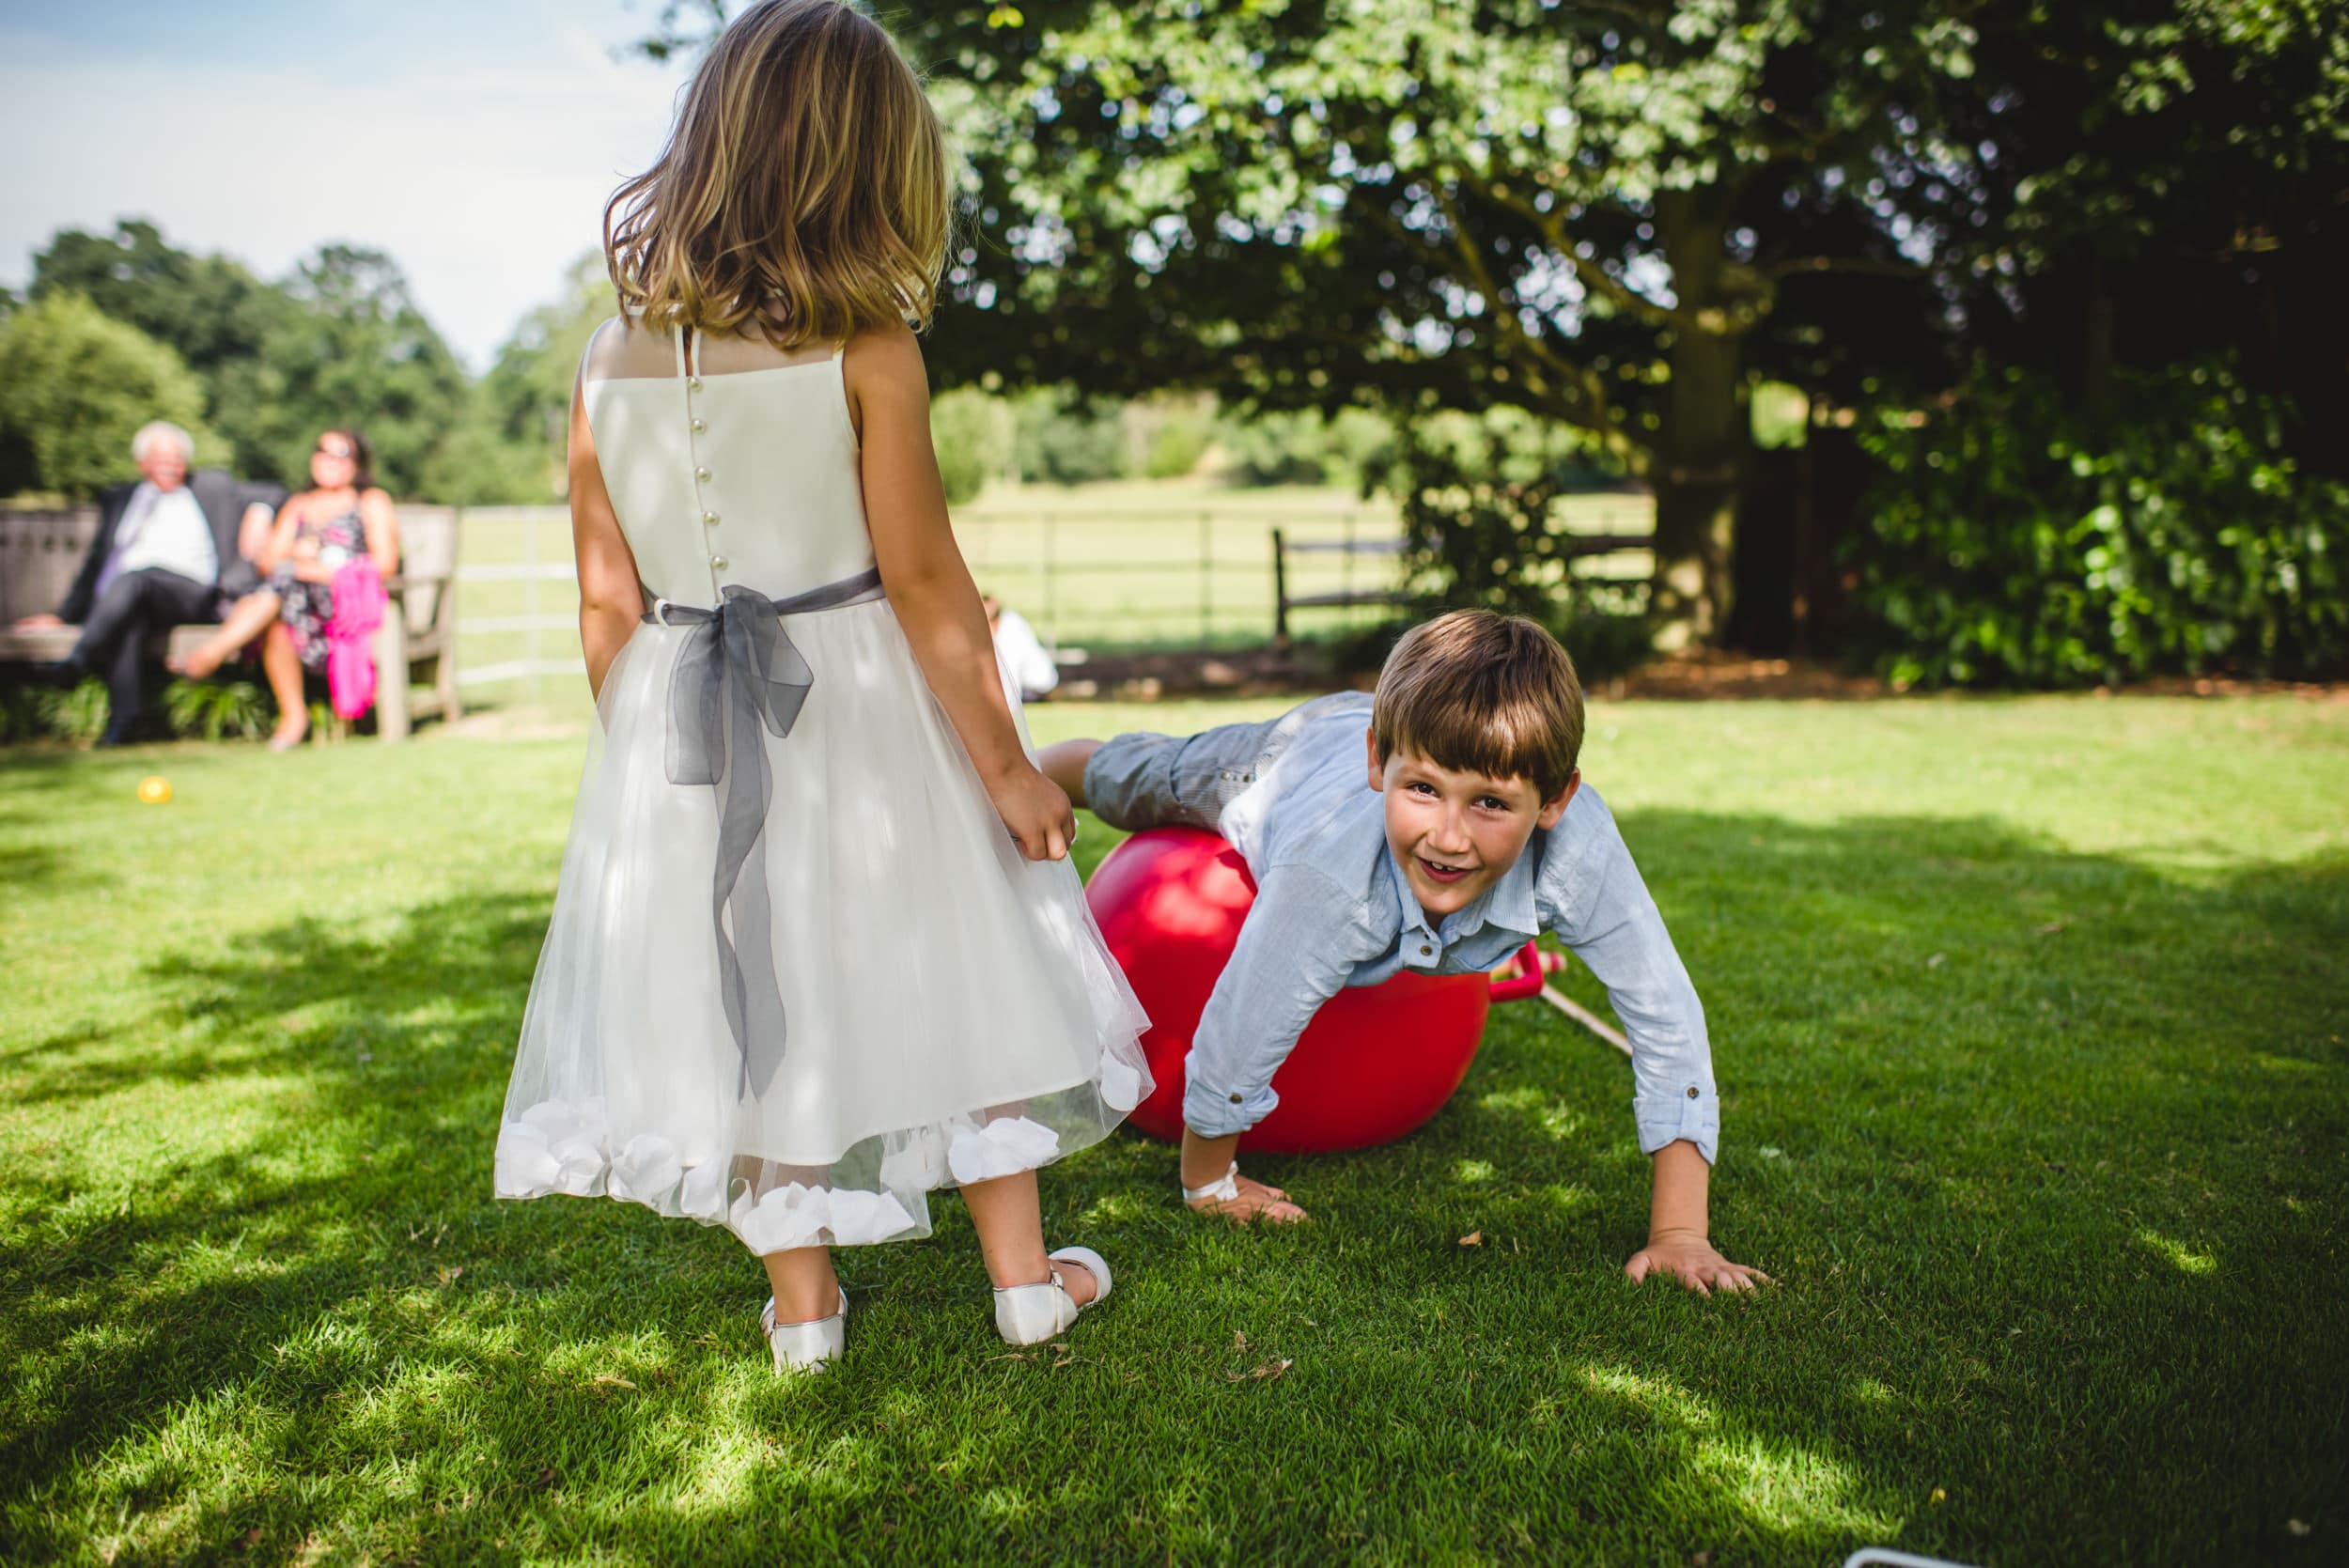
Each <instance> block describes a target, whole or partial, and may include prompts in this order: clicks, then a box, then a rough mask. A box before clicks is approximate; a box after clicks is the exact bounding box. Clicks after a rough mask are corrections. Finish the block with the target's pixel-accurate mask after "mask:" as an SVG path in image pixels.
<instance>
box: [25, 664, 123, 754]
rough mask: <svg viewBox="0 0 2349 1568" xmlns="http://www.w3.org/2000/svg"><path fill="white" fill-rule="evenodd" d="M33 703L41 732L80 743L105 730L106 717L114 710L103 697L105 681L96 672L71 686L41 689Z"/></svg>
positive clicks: (105, 697)
mask: <svg viewBox="0 0 2349 1568" xmlns="http://www.w3.org/2000/svg"><path fill="white" fill-rule="evenodd" d="M35 705H36V708H37V711H38V712H39V715H40V727H41V728H42V729H43V730H44V731H46V732H47V733H49V734H51V735H54V736H55V737H57V738H58V739H60V740H70V741H73V742H75V743H76V744H82V745H86V744H87V743H88V742H90V741H93V740H95V739H97V738H98V737H100V736H101V735H103V734H105V733H106V720H107V719H108V718H109V717H110V716H111V714H112V712H113V709H114V705H113V703H112V702H111V701H109V700H108V698H107V696H106V683H105V682H104V681H102V680H100V679H99V678H98V677H97V676H95V675H92V676H91V677H89V678H88V679H87V680H84V681H81V682H79V683H78V684H76V685H73V686H69V687H65V688H62V689H59V690H54V691H43V692H42V693H40V695H39V697H38V698H37V699H35Z"/></svg>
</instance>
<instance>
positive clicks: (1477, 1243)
mask: <svg viewBox="0 0 2349 1568" xmlns="http://www.w3.org/2000/svg"><path fill="white" fill-rule="evenodd" d="M1460 1245H1461V1246H1463V1247H1482V1246H1484V1245H1485V1233H1484V1232H1482V1231H1470V1233H1469V1234H1466V1235H1464V1236H1462V1237H1461V1238H1460Z"/></svg>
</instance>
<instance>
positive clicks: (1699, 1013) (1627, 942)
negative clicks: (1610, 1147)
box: [1554, 802, 1721, 1164]
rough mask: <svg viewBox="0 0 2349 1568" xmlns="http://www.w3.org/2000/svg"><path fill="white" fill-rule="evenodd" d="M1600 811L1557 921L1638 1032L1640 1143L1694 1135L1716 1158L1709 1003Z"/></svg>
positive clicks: (1717, 1115)
mask: <svg viewBox="0 0 2349 1568" xmlns="http://www.w3.org/2000/svg"><path fill="white" fill-rule="evenodd" d="M1594 803H1596V802H1594ZM1599 812H1600V814H1601V815H1602V816H1603V817H1604V820H1603V822H1601V823H1600V824H1599V825H1598V828H1597V831H1595V832H1594V833H1593V835H1592V836H1591V838H1590V839H1589V841H1588V842H1587V843H1586V844H1585V845H1584V846H1583V850H1582V854H1581V856H1580V859H1579V862H1578V864H1577V867H1576V876H1575V881H1576V886H1577V896H1576V897H1574V898H1573V899H1572V901H1571V904H1570V906H1568V907H1564V908H1561V909H1560V910H1559V912H1558V916H1557V920H1556V924H1555V926H1554V929H1555V931H1556V933H1557V936H1558V939H1559V940H1560V941H1562V942H1563V943H1565V945H1566V947H1567V948H1568V950H1569V951H1571V952H1572V953H1573V954H1574V955H1575V956H1577V957H1579V958H1580V959H1581V960H1582V961H1583V962H1584V963H1585V964H1587V965H1589V966H1590V970H1591V972H1592V973H1593V974H1595V975H1596V976H1597V977H1598V981H1599V984H1600V985H1602V986H1606V987H1607V1000H1608V1001H1609V1002H1610V1004H1611V1005H1612V1006H1613V1007H1614V1010H1615V1017H1618V1018H1621V1019H1622V1020H1623V1026H1624V1032H1625V1034H1626V1036H1627V1037H1628V1038H1629V1039H1630V1042H1631V1077H1632V1082H1633V1088H1632V1095H1631V1111H1632V1116H1633V1118H1634V1119H1635V1120H1636V1121H1637V1123H1638V1124H1639V1131H1640V1149H1641V1153H1643V1154H1651V1155H1652V1154H1654V1153H1655V1152H1656V1151H1657V1150H1658V1149H1660V1148H1662V1147H1664V1145H1665V1144H1667V1143H1671V1142H1673V1141H1676V1140H1680V1139H1686V1140H1688V1141H1689V1142H1691V1143H1693V1144H1695V1145H1696V1146H1697V1150H1698V1152H1699V1153H1701V1154H1703V1156H1704V1158H1705V1162H1706V1163H1707V1164H1710V1163H1711V1162H1712V1161H1713V1159H1714V1157H1715V1155H1716V1153H1717V1152H1718V1149H1719V1142H1720V1125H1721V1110H1720V1099H1719V1095H1718V1094H1716V1093H1715V1090H1714V1086H1713V1048H1712V1045H1711V1042H1710V1040H1709V1039H1708V1038H1707V1036H1706V1033H1705V1028H1704V1006H1703V1003H1702V1002H1700V1001H1698V1000H1697V988H1696V986H1694V985H1693V984H1692V983H1691V982H1690V981H1689V979H1688V970H1687V968H1686V967H1685V966H1683V965H1682V963H1681V961H1680V955H1679V953H1678V952H1677V951H1675V950H1674V948H1673V947H1672V934H1671V933H1670V932H1668V931H1666V930H1665V929H1664V917H1663V915H1662V914H1661V913H1659V912H1658V911H1657V908H1656V900H1655V899H1653V898H1651V897H1650V896H1649V895H1648V891H1647V884H1646V882H1644V881H1643V880H1641V877H1640V868H1639V867H1638V865H1636V864H1634V863H1633V862H1632V859H1631V850H1630V848H1629V847H1628V846H1626V844H1625V843H1624V841H1623V834H1622V833H1621V832H1620V831H1618V830H1617V829H1616V827H1615V823H1614V818H1613V816H1612V815H1609V814H1607V812H1606V808H1605V807H1604V806H1603V805H1600V806H1599Z"/></svg>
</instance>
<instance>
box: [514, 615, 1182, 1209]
mask: <svg viewBox="0 0 2349 1568" xmlns="http://www.w3.org/2000/svg"><path fill="white" fill-rule="evenodd" d="M785 625H786V630H787V632H788V634H789V636H790V638H791V640H792V641H793V643H795V644H797V646H798V648H799V650H800V652H801V654H802V655H803V656H804V657H805V658H806V660H807V662H808V665H809V666H810V668H811V669H812V670H813V671H814V673H815V683H814V686H813V689H812V690H811V691H809V693H808V696H807V699H806V703H805V706H803V707H802V708H801V711H800V713H799V716H798V719H797V722H796V723H795V724H794V725H793V726H792V728H791V730H790V733H789V734H788V735H787V736H783V737H777V736H774V735H772V734H769V733H764V732H762V734H761V737H760V738H761V741H762V743H763V744H764V746H765V749H766V753H767V758H768V762H769V764H770V768H771V769H772V775H773V794H772V801H771V805H770V809H769V811H768V813H767V817H766V827H765V831H764V835H763V841H762V842H761V843H760V844H759V845H758V846H757V849H756V851H755V853H756V854H757V855H758V856H759V857H760V859H761V861H762V862H763V864H764V867H765V871H766V875H767V880H768V886H769V890H770V897H771V905H772V910H773V921H772V946H773V953H774V972H775V975H776V977H777V982H778V983H777V986H776V987H775V989H776V990H778V991H779V992H780V997H781V1001H782V1004H783V1012H784V1015H785V1017H786V1021H787V1028H786V1030H785V1031H784V1032H783V1047H782V1051H781V1060H780V1063H779V1064H778V1065H776V1066H774V1068H773V1071H772V1076H771V1077H770V1078H769V1079H767V1080H766V1081H765V1083H764V1084H763V1086H754V1085H746V1083H745V1082H744V1071H743V1052H742V1049H741V1047H740V1045H739V1042H738V1040H737V1038H736V1036H735V1034H734V1032H733V1031H732V1029H731V1027H730V1025H729V1023H728V1020H727V1016H726V1011H725V1007H724V1004H723V992H722V990H721V970H720V958H719V945H718V940H717V935H716V931H715V929H714V927H713V918H712V912H711V911H712V901H713V900H712V888H711V882H712V866H713V862H714V861H715V859H716V856H717V852H718V818H717V810H716V805H715V798H714V792H713V790H712V789H711V788H710V787H709V786H708V785H691V784H673V783H671V782H670V777H669V770H668V766H667V762H666V760H665V759H666V756H667V750H668V747H669V744H670V734H669V730H670V723H669V720H670V715H669V712H668V707H669V702H670V678H671V675H672V671H673V669H674V668H675V666H676V663H677V655H678V652H679V650H680V649H681V648H683V647H684V646H685V644H686V641H687V639H688V638H690V637H692V636H693V635H695V632H694V629H692V628H689V627H682V626H680V627H666V626H659V625H642V626H640V627H639V628H638V629H637V630H636V632H635V634H634V636H632V637H631V638H630V641H629V643H628V644H627V646H626V647H625V648H623V649H622V650H621V653H620V655H619V657H618V658H617V659H616V660H614V663H613V666H612V670H611V673H610V675H608V677H607V678H606V680H605V682H604V688H603V693H602V697H601V700H600V701H599V704H598V705H597V714H598V719H599V724H598V729H597V733H596V735H595V736H594V737H592V738H591V740H590V742H589V746H588V754H587V760H586V767H585V770H584V772H583V776H582V779H581V783H580V789H579V798H578V803H577V806H576V808H575V811H574V815H573V817H572V822H571V831H570V839H569V843H568V846H567V848H566V849H565V851H564V857H563V871H562V881H561V885H560V887H559V889H558V891H557V893H556V894H555V902H554V914H553V919H552V924H551V925H550V926H549V928H548V932H547V939H546V946H545V948H544V950H543V951H542V953H541V954H540V956H539V959H538V968H537V976H536V978H535V979H534V980H533V982H532V985H531V992H530V1001H529V1005H528V1008H527V1009H526V1011H525V1013H524V1015H523V1018H522V1032H521V1046H520V1048H519V1050H518V1052H517V1055H516V1060H515V1063H514V1077H513V1081H512V1084H511V1086H510V1088H509V1089H508V1091H507V1094H506V1112H505V1117H504V1121H503V1124H502V1126H501V1127H500V1129H499V1136H498V1145H497V1177H496V1180H497V1194H498V1196H499V1197H501V1198H536V1197H540V1196H544V1195H546V1194H549V1193H570V1194H577V1195H581V1196H593V1195H597V1194H602V1195H606V1196H609V1197H613V1198H623V1199H628V1200H630V1201H632V1202H635V1203H643V1204H645V1205H646V1207H648V1208H651V1209H654V1210H656V1211H657V1212H659V1213H661V1214H664V1215H675V1216H681V1217H684V1218H687V1219H696V1220H699V1221H701V1222H703V1223H705V1224H712V1225H723V1226H725V1227H726V1228H727V1229H728V1230H730V1231H732V1232H733V1233H734V1234H736V1235H737V1236H739V1238H740V1239H741V1240H742V1242H743V1244H744V1245H746V1246H747V1247H749V1248H750V1249H751V1250H753V1251H754V1252H757V1253H762V1254H764V1253H767V1252H772V1251H778V1250H783V1249H786V1248H791V1247H806V1246H814V1245H830V1246H854V1245H860V1244H864V1243H871V1242H880V1241H893V1240H897V1239H900V1238H905V1237H912V1236H922V1235H927V1234H929V1231H930V1220H929V1212H928V1207H927V1203H926V1197H925V1195H926V1193H928V1192H929V1191H930V1190H931V1189H933V1188H939V1187H942V1186H948V1185H957V1186H958V1185H960V1184H962V1183H965V1182H974V1181H983V1180H986V1179H988V1178H990V1177H995V1176H1004V1175H1010V1174H1013V1173H1015V1172H1020V1171H1026V1170H1032V1169H1034V1168H1036V1167H1038V1166H1042V1165H1045V1164H1048V1163H1050V1161H1052V1160H1054V1159H1056V1158H1058V1157H1061V1156H1063V1155H1066V1154H1069V1153H1072V1152H1074V1151H1076V1150H1078V1149H1081V1148H1083V1147H1085V1146H1086V1145H1087V1144H1090V1143H1093V1142H1096V1141H1098V1140H1099V1139H1101V1138H1103V1137H1104V1136H1106V1135H1107V1134H1108V1133H1109V1132H1110V1131H1111V1129H1112V1128H1113V1127H1114V1126H1116V1125H1117V1123H1118V1122H1119V1121H1121V1120H1122V1119H1123V1118H1124V1116H1125V1115H1126V1113H1127V1112H1128V1110H1131V1109H1132V1108H1133V1107H1134V1106H1135V1105H1137V1104H1139V1103H1140V1102H1141V1101H1142V1099H1143V1096H1144V1095H1146V1094H1148V1093H1149V1092H1150V1088H1151V1081H1150V1075H1149V1069H1148V1068H1147V1066H1146V1065H1144V1063H1143V1055H1142V1050H1141V1048H1140V1046H1139V1044H1138V1041H1139V1039H1140V1036H1141V1034H1142V1032H1143V1031H1144V1030H1145V1029H1147V1028H1148V1026H1149V1020H1148V1019H1147V1018H1146V1017H1144V1015H1143V1011H1142V1007H1141V1005H1140V1003H1139V1002H1138V1001H1136V1000H1135V998H1134V994H1133V991H1132V990H1131V989H1130V988H1129V987H1128V986H1127V984H1126V980H1125V976H1124V975H1123V974H1121V973H1120V972H1119V970H1118V969H1117V966H1116V965H1115V964H1114V963H1113V962H1112V960H1111V958H1110V955H1109V953H1108V950H1107V949H1106V947H1104V945H1103V943H1102V940H1101V935H1100V931H1099V929H1098V928H1097V926H1096V925H1095V924H1094V922H1093V917H1092V914H1091V912H1090V911H1089V910H1088V909H1087V908H1086V907H1085V902H1084V894H1083V890H1082V888H1081V885H1080V883H1079V881H1078V877H1077V874H1076V871H1075V868H1074V867H1073V866H1072V865H1071V864H1070V863H1069V862H1066V861H1062V862H1049V861H1044V862H1034V861H1029V860H1027V859H1025V858H1024V857H1022V856H1021V854H1020V853H1019V847H1018V846H1016V845H1015V844H1014V843H1013V842H1012V840H1011V837H1010V834H1009V833H1008V832H1007V831H1005V830H1004V827H1003V821H1002V819H1001V818H1000V817H998V816H997V815H996V814H995V811H994V808H993V806H992V804H991V803H990V802H989V800H988V796H987V792H986V790H985V788H984V787H983V785H982V784H981V782H980V780H979V776H978V773H977V771H976V769H975V768H972V764H971V760H970V757H969V754H968V753H966V752H965V751H964V750H963V747H962V743H961V740H960V739H959V737H957V735H956V734H955V732H954V729H953V728H952V726H951V724H950V723H949V722H948V721H947V719H946V715H945V712H944V710H943V709H942V708H941V706H939V704H938V701H937V699H936V698H935V697H934V696H932V695H931V693H930V690H929V687H928V684H927V683H926V681H925V680H924V678H923V676H922V674H921V670H920V667H919V666H918V665H917V664H916V663H915V662H914V659H913V654H912V650H911V648H910V646H909V645H908V644H907V642H906V639H905V635H904V633H903V632H902V631H901V630H900V629H899V628H898V625H897V621H896V616H895V614H894V612H893V611H892V610H891V609H890V607H889V605H888V603H887V602H886V601H885V600H879V601H874V602H869V603H864V604H859V605H851V606H849V607H847V608H844V609H836V610H829V611H822V612H817V613H809V614H801V615H794V616H792V617H790V618H789V619H788V620H787V621H786V623H785ZM729 929H731V927H729Z"/></svg>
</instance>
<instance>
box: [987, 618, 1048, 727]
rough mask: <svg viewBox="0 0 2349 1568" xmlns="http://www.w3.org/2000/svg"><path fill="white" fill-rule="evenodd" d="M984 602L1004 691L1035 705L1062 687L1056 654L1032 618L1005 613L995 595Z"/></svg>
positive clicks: (988, 627)
mask: <svg viewBox="0 0 2349 1568" xmlns="http://www.w3.org/2000/svg"><path fill="white" fill-rule="evenodd" d="M980 602H982V603H983V604H985V605H986V606H987V629H988V632H989V633H990V634H991V635H992V636H993V637H994V639H995V668H996V669H997V670H998V671H999V672H1000V673H1001V674H1002V675H1003V691H1005V692H1006V693H1008V694H1009V695H1011V696H1014V697H1017V698H1019V700H1020V701H1021V702H1028V703H1032V702H1034V701H1035V700H1036V699H1037V698H1038V697H1041V696H1043V695H1044V694H1045V693H1047V692H1048V691H1051V690H1052V688H1053V687H1055V686H1058V685H1059V684H1060V666H1059V665H1057V664H1055V663H1053V662H1052V650H1051V649H1050V648H1048V647H1046V646H1045V645H1044V640H1043V639H1042V638H1040V637H1038V636H1037V635H1036V634H1035V628H1034V627H1032V626H1030V625H1029V624H1028V618H1027V617H1026V616H1025V615H1022V614H1021V613H1019V611H1017V610H1006V609H1004V608H1003V600H1001V599H999V598H996V597H995V596H994V595H993V594H989V595H988V596H987V598H985V599H983V600H981V601H980Z"/></svg>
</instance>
